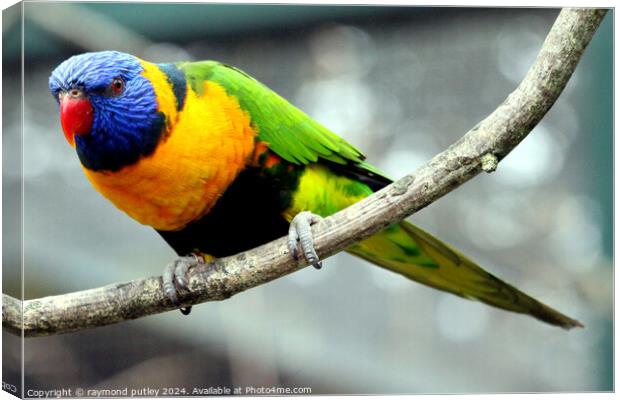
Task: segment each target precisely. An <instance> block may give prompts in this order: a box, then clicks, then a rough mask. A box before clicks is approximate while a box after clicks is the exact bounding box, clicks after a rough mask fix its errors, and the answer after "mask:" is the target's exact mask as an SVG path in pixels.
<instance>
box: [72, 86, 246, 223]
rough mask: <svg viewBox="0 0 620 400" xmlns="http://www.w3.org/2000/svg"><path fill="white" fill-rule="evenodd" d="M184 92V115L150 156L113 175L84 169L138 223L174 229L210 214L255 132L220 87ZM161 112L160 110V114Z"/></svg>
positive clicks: (243, 160) (242, 163) (242, 160)
mask: <svg viewBox="0 0 620 400" xmlns="http://www.w3.org/2000/svg"><path fill="white" fill-rule="evenodd" d="M205 86H206V87H205V93H207V94H208V95H207V96H205V97H198V96H197V95H196V94H195V93H194V92H193V91H192V90H191V88H188V92H187V97H186V102H185V106H184V108H183V110H182V111H181V112H179V113H178V115H177V118H176V122H174V123H173V124H171V128H170V132H169V134H168V135H167V136H166V137H165V138H164V139H162V142H161V143H159V145H158V146H157V148H156V149H155V151H154V152H153V154H151V155H149V156H147V157H143V158H142V159H140V160H139V161H138V162H137V163H136V164H134V165H130V166H127V167H125V168H123V169H121V170H119V171H116V172H94V171H90V170H88V169H86V168H84V172H85V173H86V176H87V177H88V179H89V180H90V181H91V183H92V184H93V186H94V187H95V188H96V189H97V190H98V191H99V192H100V193H101V194H102V195H104V196H105V197H106V198H108V199H109V200H110V201H111V202H112V203H114V205H116V206H117V207H118V208H119V209H121V210H123V211H124V212H126V213H127V214H128V215H129V216H131V217H132V218H134V219H135V220H137V221H138V222H140V223H142V224H145V225H149V226H152V227H153V228H155V229H158V230H165V231H170V230H178V229H181V228H183V227H184V226H185V225H187V224H188V223H189V222H192V221H194V220H197V219H199V218H200V217H201V216H203V215H205V214H206V213H208V212H209V210H210V209H211V208H212V207H213V205H214V204H215V202H216V201H217V199H218V198H219V197H220V196H221V195H222V194H223V193H224V191H225V190H226V189H227V188H228V186H229V185H230V184H231V183H232V181H234V179H235V178H236V177H237V175H238V173H239V172H240V171H241V170H242V169H243V168H244V167H245V166H246V163H247V162H248V159H249V158H250V156H251V154H252V152H253V149H254V137H255V136H256V132H255V131H254V130H253V129H252V127H251V126H250V118H249V116H248V115H247V113H245V112H244V111H243V110H241V109H240V108H239V104H238V102H237V101H236V99H234V98H232V97H229V96H228V95H227V94H226V92H225V91H224V90H223V88H221V87H220V86H219V85H217V84H214V83H211V82H205ZM163 111H164V112H165V110H163Z"/></svg>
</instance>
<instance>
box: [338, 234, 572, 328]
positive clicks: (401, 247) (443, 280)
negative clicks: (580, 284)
mask: <svg viewBox="0 0 620 400" xmlns="http://www.w3.org/2000/svg"><path fill="white" fill-rule="evenodd" d="M347 251H349V252H350V253H353V254H355V255H357V256H359V257H361V258H363V259H365V260H368V261H370V262H372V263H374V264H377V265H379V266H381V267H384V268H387V269H389V270H391V271H394V272H397V273H399V274H402V275H404V276H406V277H407V278H409V279H412V280H414V281H417V282H420V283H423V284H425V285H428V286H431V287H434V288H436V289H439V290H443V291H446V292H450V293H453V294H456V295H458V296H461V297H465V298H468V299H475V300H479V301H482V302H484V303H487V304H489V305H491V306H494V307H498V308H502V309H504V310H509V311H514V312H518V313H522V314H529V315H531V316H533V317H535V318H537V319H539V320H541V321H544V322H547V323H549V324H552V325H557V326H560V327H562V328H564V329H570V328H574V327H577V326H578V327H583V325H582V324H581V323H580V322H579V321H577V320H574V319H572V318H570V317H568V316H566V315H564V314H562V313H560V312H558V311H556V310H554V309H552V308H551V307H549V306H547V305H545V304H543V303H541V302H539V301H538V300H536V299H534V298H532V297H530V296H528V295H527V294H525V293H523V292H521V291H520V290H519V289H517V288H515V287H514V286H512V285H510V284H508V283H506V282H503V281H502V280H500V279H498V278H496V277H495V276H493V275H491V274H490V273H488V272H486V271H485V270H483V269H482V268H481V267H479V266H478V265H477V264H476V263H474V262H473V261H471V260H470V259H469V258H467V257H466V256H465V255H463V254H461V252H459V251H458V250H456V249H454V248H453V247H451V246H449V245H447V244H445V243H442V242H441V241H439V240H438V239H436V238H434V237H433V236H431V235H430V234H429V233H427V232H425V231H423V230H422V229H420V228H418V227H417V226H415V225H412V224H410V223H407V222H401V223H400V224H398V225H393V226H391V227H390V228H388V229H386V230H385V231H383V232H381V233H378V234H376V235H374V236H372V237H370V238H369V239H366V240H365V241H363V242H361V243H358V244H356V245H354V246H352V247H350V248H349V249H348V250H347Z"/></svg>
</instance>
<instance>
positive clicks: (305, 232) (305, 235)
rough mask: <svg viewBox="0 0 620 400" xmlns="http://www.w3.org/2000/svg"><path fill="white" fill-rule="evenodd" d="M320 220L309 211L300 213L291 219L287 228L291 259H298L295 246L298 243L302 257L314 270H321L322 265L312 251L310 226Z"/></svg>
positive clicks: (312, 241) (312, 243)
mask: <svg viewBox="0 0 620 400" xmlns="http://www.w3.org/2000/svg"><path fill="white" fill-rule="evenodd" d="M322 219H323V218H322V217H321V216H320V215H316V214H313V213H311V212H310V211H302V212H300V213H299V214H297V215H296V216H295V218H293V220H292V221H291V225H290V226H289V228H288V248H289V250H290V251H291V255H292V256H293V258H294V259H296V260H297V259H298V258H299V247H298V245H297V242H299V244H300V245H301V251H302V253H303V255H304V257H305V258H306V260H307V261H308V263H310V264H312V266H313V267H314V268H316V269H321V267H322V266H323V265H322V263H321V261H319V256H318V255H317V254H316V250H315V249H314V238H313V237H312V229H311V226H312V225H314V224H316V223H317V222H319V221H320V220H322Z"/></svg>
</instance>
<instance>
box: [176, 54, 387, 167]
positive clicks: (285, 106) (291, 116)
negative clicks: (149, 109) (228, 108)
mask: <svg viewBox="0 0 620 400" xmlns="http://www.w3.org/2000/svg"><path fill="white" fill-rule="evenodd" d="M177 66H178V67H179V68H180V69H181V70H183V71H184V72H185V76H186V78H187V79H188V82H189V84H190V85H191V86H192V88H193V89H194V91H196V92H197V93H199V94H202V93H201V92H202V90H203V85H202V82H204V81H205V80H209V81H212V82H215V83H217V84H219V85H221V86H222V87H223V88H224V89H225V90H226V92H227V93H228V94H229V95H232V96H234V97H235V98H237V100H238V101H239V104H240V106H241V108H243V109H244V110H245V111H246V112H248V114H249V115H250V118H251V120H252V123H253V124H254V127H255V128H256V129H257V130H258V138H259V139H260V140H262V141H264V142H267V143H268V144H269V147H270V149H271V150H273V151H274V152H275V153H277V154H278V155H279V156H280V157H282V158H283V159H285V160H287V161H289V162H292V163H294V164H308V163H311V162H317V161H318V160H319V158H322V159H324V160H328V161H332V162H334V163H337V164H343V165H346V164H355V165H356V166H357V167H358V168H360V167H361V168H362V169H365V170H368V171H369V172H372V173H374V174H377V175H381V176H383V174H382V173H381V172H380V171H378V170H377V169H376V168H374V167H372V166H371V165H370V164H367V163H365V162H364V161H363V160H364V155H363V154H362V152H361V151H360V150H358V149H357V148H355V147H354V146H352V145H351V144H349V143H347V142H346V141H345V140H343V139H342V138H340V137H339V136H338V135H336V134H334V133H333V132H331V131H330V130H329V129H327V128H325V127H324V126H323V125H321V124H320V123H318V122H316V121H315V120H313V119H312V118H310V117H309V116H308V115H307V114H305V113H304V112H303V111H301V110H299V109H298V108H297V107H295V106H293V105H292V104H290V103H289V102H288V101H287V100H286V99H284V98H282V97H281V96H279V95H278V94H277V93H275V92H274V91H273V90H271V89H269V88H268V87H267V86H265V85H263V84H262V83H260V82H258V81H257V80H256V79H254V78H252V77H251V76H249V75H247V74H246V73H244V72H243V71H241V70H239V69H237V68H234V67H231V66H228V65H225V64H221V63H218V62H215V61H202V62H192V63H181V64H178V65H177Z"/></svg>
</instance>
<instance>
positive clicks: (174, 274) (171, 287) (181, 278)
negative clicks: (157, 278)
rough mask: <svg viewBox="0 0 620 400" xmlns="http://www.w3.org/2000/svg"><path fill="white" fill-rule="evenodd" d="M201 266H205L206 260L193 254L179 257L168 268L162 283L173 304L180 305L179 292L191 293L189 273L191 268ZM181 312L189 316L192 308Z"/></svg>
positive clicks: (183, 309) (184, 308)
mask: <svg viewBox="0 0 620 400" xmlns="http://www.w3.org/2000/svg"><path fill="white" fill-rule="evenodd" d="M199 264H204V259H203V258H202V257H201V256H199V255H197V254H194V253H192V254H190V255H189V256H187V257H179V258H177V259H176V260H174V261H173V262H171V263H170V264H168V265H167V266H166V268H165V269H164V273H163V275H162V281H163V286H164V292H165V293H166V295H167V296H168V298H169V299H170V301H171V302H172V304H174V305H178V304H179V296H178V290H184V291H188V292H189V287H188V286H187V285H188V283H189V281H188V278H187V272H188V271H189V269H190V268H192V267H195V266H197V265H199ZM180 310H181V313H183V314H184V315H187V314H189V313H190V312H191V311H192V307H191V306H190V307H183V308H181V309H180Z"/></svg>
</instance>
